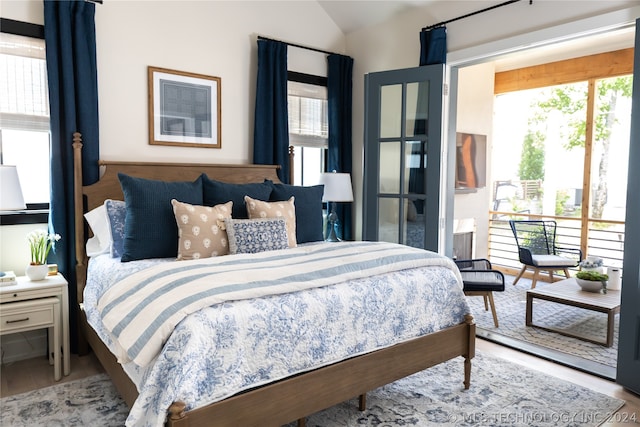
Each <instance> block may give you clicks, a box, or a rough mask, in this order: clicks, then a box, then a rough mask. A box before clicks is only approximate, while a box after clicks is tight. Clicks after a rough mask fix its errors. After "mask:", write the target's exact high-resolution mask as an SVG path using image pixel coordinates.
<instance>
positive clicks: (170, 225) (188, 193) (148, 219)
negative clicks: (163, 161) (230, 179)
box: [118, 173, 202, 262]
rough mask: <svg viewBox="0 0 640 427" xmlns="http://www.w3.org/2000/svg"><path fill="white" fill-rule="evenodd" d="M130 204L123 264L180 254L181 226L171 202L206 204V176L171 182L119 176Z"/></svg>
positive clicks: (127, 208) (127, 207)
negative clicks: (204, 184)
mask: <svg viewBox="0 0 640 427" xmlns="http://www.w3.org/2000/svg"><path fill="white" fill-rule="evenodd" d="M118 179H119V180H120V185H121V186H122V191H123V193H124V201H125V203H126V210H127V213H126V216H125V224H124V248H123V253H122V258H121V259H120V260H121V261H122V262H127V261H134V260H138V259H148V258H171V257H176V256H177V254H178V225H177V224H176V218H175V216H174V214H173V206H172V205H171V199H176V200H179V201H181V202H183V203H189V204H192V205H202V177H201V176H200V177H198V179H196V180H195V181H194V182H168V181H156V180H152V179H144V178H136V177H133V176H129V175H125V174H123V173H119V174H118Z"/></svg>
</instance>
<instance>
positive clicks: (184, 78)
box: [148, 66, 222, 148]
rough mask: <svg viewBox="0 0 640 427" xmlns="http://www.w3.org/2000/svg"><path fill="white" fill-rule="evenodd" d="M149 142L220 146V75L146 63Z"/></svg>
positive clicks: (186, 145) (206, 146) (207, 146)
mask: <svg viewBox="0 0 640 427" xmlns="http://www.w3.org/2000/svg"><path fill="white" fill-rule="evenodd" d="M148 82H149V144H151V145H174V146H182V147H203V148H221V147H222V141H221V122H220V119H221V80H220V77H214V76H207V75H203V74H196V73H189V72H185V71H177V70H169V69H166V68H158V67H151V66H149V67H148Z"/></svg>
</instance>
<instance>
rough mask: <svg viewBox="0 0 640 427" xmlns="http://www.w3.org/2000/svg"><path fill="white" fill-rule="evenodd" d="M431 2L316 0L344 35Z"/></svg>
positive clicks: (427, 0) (426, 0)
mask: <svg viewBox="0 0 640 427" xmlns="http://www.w3.org/2000/svg"><path fill="white" fill-rule="evenodd" d="M433 2H434V0H387V1H381V0H378V1H375V0H374V1H371V0H318V3H319V4H320V6H321V7H322V8H323V9H324V10H325V12H327V14H328V15H329V17H330V18H331V19H332V20H333V21H334V22H335V23H336V25H338V27H339V28H340V29H341V30H342V32H343V33H345V34H348V33H351V32H353V31H356V30H359V29H361V28H366V27H369V26H371V25H375V24H379V23H381V22H384V21H386V20H387V19H390V18H392V17H394V16H395V15H397V14H399V13H401V12H404V11H406V10H408V9H412V8H416V7H423V6H426V5H428V4H429V3H433Z"/></svg>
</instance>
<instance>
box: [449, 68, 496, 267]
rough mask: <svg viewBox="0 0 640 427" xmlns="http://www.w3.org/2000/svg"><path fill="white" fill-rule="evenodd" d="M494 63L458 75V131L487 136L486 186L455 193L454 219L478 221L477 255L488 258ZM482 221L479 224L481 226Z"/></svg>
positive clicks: (469, 69)
mask: <svg viewBox="0 0 640 427" xmlns="http://www.w3.org/2000/svg"><path fill="white" fill-rule="evenodd" d="M493 76H494V66H493V63H486V64H479V65H474V66H471V67H466V68H462V69H461V70H460V72H459V74H458V79H459V83H458V109H457V112H458V116H457V127H456V129H457V131H458V132H464V133H473V134H479V135H486V136H487V169H486V170H487V186H486V187H484V188H478V189H477V190H476V191H475V192H473V193H464V194H456V195H455V200H454V205H455V206H454V212H453V218H454V219H470V218H473V219H474V220H475V224H476V227H475V228H476V235H475V257H477V258H487V254H488V249H487V242H488V234H489V233H488V229H487V227H486V226H485V224H488V222H489V211H488V206H489V203H490V200H491V196H492V194H491V192H492V189H491V182H492V180H491V176H489V172H490V171H491V159H490V156H489V153H490V152H491V151H490V150H491V145H492V141H493V81H494V78H493ZM478 224H480V226H478Z"/></svg>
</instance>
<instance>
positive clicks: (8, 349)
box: [0, 329, 47, 364]
mask: <svg viewBox="0 0 640 427" xmlns="http://www.w3.org/2000/svg"><path fill="white" fill-rule="evenodd" d="M0 348H2V358H1V359H2V363H3V364H5V363H11V362H16V361H18V360H25V359H33V358H34V357H42V356H46V355H47V331H46V330H44V329H39V330H36V331H27V332H21V333H15V334H9V335H2V336H1V337H0Z"/></svg>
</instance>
